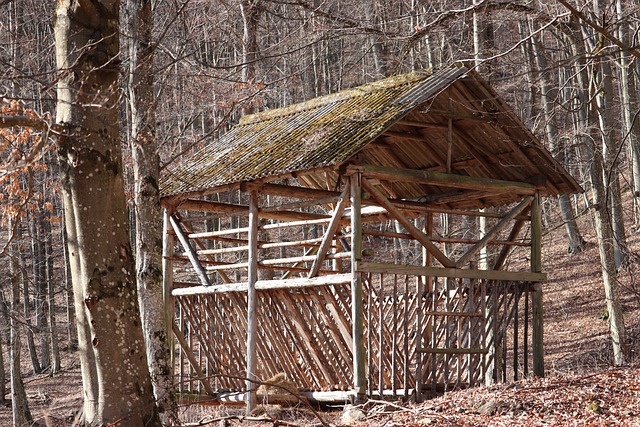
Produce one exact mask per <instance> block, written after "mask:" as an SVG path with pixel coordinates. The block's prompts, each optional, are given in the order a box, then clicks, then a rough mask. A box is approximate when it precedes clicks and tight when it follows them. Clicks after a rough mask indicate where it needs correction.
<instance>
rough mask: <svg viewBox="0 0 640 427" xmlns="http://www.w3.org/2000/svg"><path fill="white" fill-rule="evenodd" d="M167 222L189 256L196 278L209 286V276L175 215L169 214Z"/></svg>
mask: <svg viewBox="0 0 640 427" xmlns="http://www.w3.org/2000/svg"><path fill="white" fill-rule="evenodd" d="M169 222H170V223H171V226H172V228H173V231H174V233H176V236H177V237H178V240H179V241H180V243H181V244H182V247H183V248H184V250H185V252H186V253H187V257H188V258H189V261H191V265H193V268H194V270H195V271H196V274H197V275H198V278H199V279H200V282H202V285H203V286H210V285H211V282H210V281H209V277H208V276H207V272H206V271H205V269H204V268H203V267H202V264H200V260H199V259H198V256H197V255H196V253H195V252H194V251H193V248H192V247H191V245H190V244H189V239H188V238H187V236H185V234H184V233H183V232H182V228H180V222H179V221H178V219H177V218H176V217H175V215H170V216H169Z"/></svg>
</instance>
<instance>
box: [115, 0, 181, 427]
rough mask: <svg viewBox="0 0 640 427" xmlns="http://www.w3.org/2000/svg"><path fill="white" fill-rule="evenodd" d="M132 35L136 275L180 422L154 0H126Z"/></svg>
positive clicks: (171, 420) (154, 354)
mask: <svg viewBox="0 0 640 427" xmlns="http://www.w3.org/2000/svg"><path fill="white" fill-rule="evenodd" d="M126 11H127V21H128V22H127V28H128V30H129V34H130V36H131V39H130V40H129V80H128V94H129V108H130V111H131V153H132V159H133V173H134V201H135V219H136V225H137V226H136V227H135V229H136V235H135V242H136V277H137V282H138V297H139V301H140V314H141V319H142V328H143V333H144V337H145V344H146V352H147V363H148V368H149V372H150V374H151V380H152V383H153V392H154V395H155V399H156V402H157V405H158V411H159V413H160V417H161V418H162V420H163V422H164V423H165V424H171V425H178V424H179V423H180V422H179V418H178V405H177V399H176V394H175V390H174V381H173V369H172V366H171V350H172V349H171V346H170V338H171V337H170V335H169V334H170V333H171V332H170V331H171V327H170V326H169V325H168V324H167V322H169V321H170V319H166V318H165V313H166V311H165V310H163V309H162V307H164V305H165V304H168V303H169V301H165V300H164V292H163V287H162V213H161V209H160V192H159V188H158V178H159V175H160V166H159V159H158V143H157V139H156V129H155V124H156V114H155V111H156V110H155V96H154V92H153V82H154V75H153V49H154V47H153V44H152V40H151V32H152V28H153V14H152V7H151V1H150V0H127V4H126Z"/></svg>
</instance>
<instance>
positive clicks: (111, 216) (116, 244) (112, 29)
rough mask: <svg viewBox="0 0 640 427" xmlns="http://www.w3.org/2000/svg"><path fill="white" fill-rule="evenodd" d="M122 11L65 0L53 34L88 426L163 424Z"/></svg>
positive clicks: (110, 3)
mask: <svg viewBox="0 0 640 427" xmlns="http://www.w3.org/2000/svg"><path fill="white" fill-rule="evenodd" d="M119 11H120V2H119V1H118V0H93V1H91V2H89V1H86V0H60V1H59V2H58V4H57V8H56V19H55V28H54V32H55V46H56V59H57V66H58V70H59V76H58V87H57V94H58V102H57V111H56V123H57V126H58V128H59V129H60V134H59V135H58V136H57V142H58V156H59V159H60V174H61V181H62V189H63V191H62V193H63V198H64V207H65V221H66V227H67V232H68V237H69V239H68V245H69V258H70V265H71V277H72V282H73V288H74V295H75V301H76V316H77V318H78V325H79V326H78V338H79V340H81V341H82V342H81V343H80V345H79V350H80V353H81V354H80V356H81V364H82V372H83V383H84V385H85V387H86V388H85V405H84V417H85V419H84V423H85V424H87V425H91V426H102V425H104V424H109V423H118V426H122V427H128V426H130V427H134V426H135V427H137V426H160V425H161V423H160V420H159V418H158V414H157V409H156V405H155V401H154V398H153V387H152V384H151V378H150V375H149V371H148V369H147V360H146V352H145V346H144V337H143V334H142V327H141V324H140V311H139V305H138V293H137V289H136V280H135V273H134V263H133V254H132V251H131V246H130V243H129V235H128V231H129V221H128V218H127V206H126V199H125V193H124V184H123V177H122V158H121V152H120V135H119V133H120V125H119V121H120V117H119V112H118V75H119V72H120V66H119V61H120V57H119V53H120V52H119V51H120V42H119V34H120V28H119V23H120V20H119ZM149 184H150V185H154V184H155V183H149ZM150 225H152V224H150ZM160 311H162V310H160ZM94 373H95V377H94Z"/></svg>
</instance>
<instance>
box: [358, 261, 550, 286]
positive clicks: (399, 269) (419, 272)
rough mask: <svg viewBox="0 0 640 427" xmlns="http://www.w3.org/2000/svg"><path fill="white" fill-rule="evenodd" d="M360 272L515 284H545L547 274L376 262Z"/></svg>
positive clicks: (364, 265) (364, 264)
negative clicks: (504, 281) (503, 281)
mask: <svg viewBox="0 0 640 427" xmlns="http://www.w3.org/2000/svg"><path fill="white" fill-rule="evenodd" d="M358 271H359V272H363V273H366V272H369V273H389V274H407V275H412V276H429V277H449V278H460V279H486V280H506V281H514V282H544V281H545V280H547V274H546V273H532V272H529V271H501V270H471V269H462V268H444V267H423V266H419V265H396V264H386V263H376V262H360V263H358Z"/></svg>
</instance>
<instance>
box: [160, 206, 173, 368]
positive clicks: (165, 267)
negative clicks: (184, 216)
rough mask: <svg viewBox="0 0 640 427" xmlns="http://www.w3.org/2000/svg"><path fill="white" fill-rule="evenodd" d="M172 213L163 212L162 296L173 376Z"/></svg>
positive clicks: (166, 210)
mask: <svg viewBox="0 0 640 427" xmlns="http://www.w3.org/2000/svg"><path fill="white" fill-rule="evenodd" d="M170 215H171V212H170V211H169V210H168V209H166V208H165V209H164V211H163V224H162V296H163V301H164V325H165V332H166V334H167V346H168V347H169V350H170V353H171V356H170V357H171V373H170V374H171V375H173V374H174V372H173V371H174V370H175V361H174V359H175V355H174V351H173V347H174V343H173V328H172V325H173V323H174V319H173V316H174V313H175V307H174V305H175V304H174V299H173V296H172V295H171V291H172V290H173V231H172V229H171V223H170V221H169V217H170Z"/></svg>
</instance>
